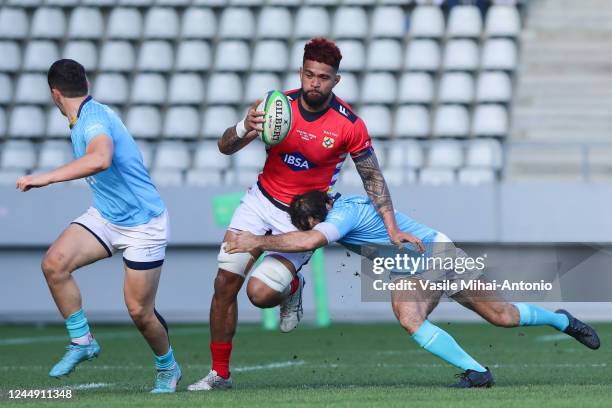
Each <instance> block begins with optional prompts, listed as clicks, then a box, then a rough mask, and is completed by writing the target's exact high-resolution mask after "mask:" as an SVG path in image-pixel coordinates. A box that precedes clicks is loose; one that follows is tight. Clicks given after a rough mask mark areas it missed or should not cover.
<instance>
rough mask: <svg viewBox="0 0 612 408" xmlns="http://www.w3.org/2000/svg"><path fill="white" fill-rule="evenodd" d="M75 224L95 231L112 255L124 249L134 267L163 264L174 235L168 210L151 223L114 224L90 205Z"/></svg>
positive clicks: (128, 263) (151, 267)
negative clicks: (171, 231) (131, 225)
mask: <svg viewBox="0 0 612 408" xmlns="http://www.w3.org/2000/svg"><path fill="white" fill-rule="evenodd" d="M72 224H78V225H80V226H82V227H83V228H85V229H87V230H88V231H89V232H91V233H92V234H93V235H94V236H95V237H96V238H97V239H98V241H99V242H100V244H102V246H103V247H104V248H105V249H106V251H107V252H108V256H109V257H111V256H112V255H113V254H114V253H115V252H116V251H118V250H122V251H123V261H124V263H125V265H126V266H127V267H128V268H130V269H138V270H147V269H153V268H157V267H159V266H161V265H162V264H163V263H164V258H165V256H166V246H167V245H168V239H169V238H170V221H169V217H168V211H167V210H164V212H163V213H161V214H160V215H158V216H157V217H155V218H152V219H151V220H150V221H149V222H148V223H146V224H142V225H137V226H135V227H122V226H119V225H115V224H112V223H111V222H109V221H107V220H106V219H104V218H103V217H102V215H101V214H100V212H99V211H98V210H96V209H95V208H93V207H90V208H89V209H88V210H87V212H85V214H83V215H81V216H80V217H78V218H77V219H75V220H74V221H72Z"/></svg>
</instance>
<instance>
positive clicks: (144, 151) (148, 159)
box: [136, 140, 153, 169]
mask: <svg viewBox="0 0 612 408" xmlns="http://www.w3.org/2000/svg"><path fill="white" fill-rule="evenodd" d="M136 144H137V145H138V150H140V154H141V155H142V162H143V164H144V166H145V167H146V168H147V169H150V168H151V165H152V164H153V146H152V145H151V143H149V142H147V141H146V140H137V141H136Z"/></svg>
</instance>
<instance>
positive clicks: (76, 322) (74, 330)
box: [66, 309, 89, 339]
mask: <svg viewBox="0 0 612 408" xmlns="http://www.w3.org/2000/svg"><path fill="white" fill-rule="evenodd" d="M66 329H68V335H69V336H70V338H71V339H76V338H78V337H83V336H85V335H86V334H87V333H89V324H87V317H85V312H84V311H83V309H80V310H79V311H78V312H75V313H73V314H71V315H70V316H68V318H67V319H66Z"/></svg>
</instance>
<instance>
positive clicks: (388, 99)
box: [361, 72, 397, 104]
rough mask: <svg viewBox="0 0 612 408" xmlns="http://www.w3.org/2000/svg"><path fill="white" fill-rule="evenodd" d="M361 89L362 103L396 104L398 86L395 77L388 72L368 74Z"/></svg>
mask: <svg viewBox="0 0 612 408" xmlns="http://www.w3.org/2000/svg"><path fill="white" fill-rule="evenodd" d="M362 84H363V85H362V88H361V102H363V103H385V104H391V103H394V102H395V98H396V90H397V84H396V82H395V77H394V76H393V75H392V74H390V73H388V72H377V73H369V74H366V75H365V77H364V79H363V82H362Z"/></svg>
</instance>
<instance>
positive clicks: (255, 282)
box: [247, 277, 280, 308]
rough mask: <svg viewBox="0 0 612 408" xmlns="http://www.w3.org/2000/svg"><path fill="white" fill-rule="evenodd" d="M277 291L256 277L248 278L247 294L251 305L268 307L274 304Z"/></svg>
mask: <svg viewBox="0 0 612 408" xmlns="http://www.w3.org/2000/svg"><path fill="white" fill-rule="evenodd" d="M279 295H280V293H279V292H277V291H275V290H273V289H272V288H270V287H269V286H268V285H266V284H265V283H263V282H262V281H261V280H259V279H258V278H256V277H252V278H251V279H249V283H248V284H247V296H248V297H249V300H250V301H251V303H252V304H253V306H256V307H260V308H268V307H273V306H276V304H277V303H278V302H277V298H278V296H279Z"/></svg>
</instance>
